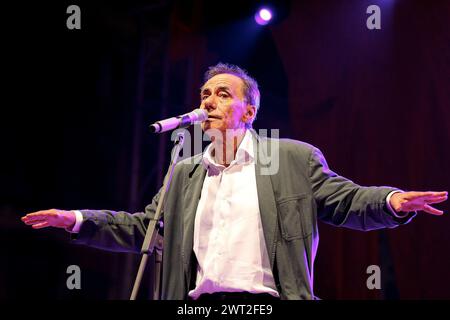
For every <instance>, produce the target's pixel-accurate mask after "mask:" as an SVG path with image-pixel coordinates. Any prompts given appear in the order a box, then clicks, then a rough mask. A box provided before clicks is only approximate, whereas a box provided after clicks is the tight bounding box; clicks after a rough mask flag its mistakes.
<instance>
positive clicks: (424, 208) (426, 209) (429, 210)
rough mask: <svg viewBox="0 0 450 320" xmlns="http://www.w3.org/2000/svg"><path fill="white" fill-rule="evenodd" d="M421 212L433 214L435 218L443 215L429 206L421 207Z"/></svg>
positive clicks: (442, 212)
mask: <svg viewBox="0 0 450 320" xmlns="http://www.w3.org/2000/svg"><path fill="white" fill-rule="evenodd" d="M423 211H425V212H428V213H431V214H434V215H436V216H440V215H442V214H444V211H442V210H438V209H436V208H433V207H432V206H429V205H427V204H426V205H425V206H424V207H423Z"/></svg>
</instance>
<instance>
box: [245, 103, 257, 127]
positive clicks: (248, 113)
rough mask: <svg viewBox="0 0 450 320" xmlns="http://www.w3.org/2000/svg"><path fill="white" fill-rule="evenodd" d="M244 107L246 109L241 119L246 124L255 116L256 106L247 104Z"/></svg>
mask: <svg viewBox="0 0 450 320" xmlns="http://www.w3.org/2000/svg"><path fill="white" fill-rule="evenodd" d="M245 108H246V109H245V113H244V115H243V116H242V120H243V121H244V122H245V123H247V124H251V123H252V122H253V120H254V119H255V116H256V107H255V106H254V105H251V104H247V105H246V107H245Z"/></svg>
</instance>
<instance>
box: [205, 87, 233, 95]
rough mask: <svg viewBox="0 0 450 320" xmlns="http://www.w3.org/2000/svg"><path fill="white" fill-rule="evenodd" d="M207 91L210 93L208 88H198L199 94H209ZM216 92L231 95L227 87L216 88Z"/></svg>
mask: <svg viewBox="0 0 450 320" xmlns="http://www.w3.org/2000/svg"><path fill="white" fill-rule="evenodd" d="M209 91H211V90H210V89H209V88H204V87H202V88H200V94H203V93H205V92H209ZM216 91H226V92H228V93H231V89H230V87H228V86H220V87H217V88H216Z"/></svg>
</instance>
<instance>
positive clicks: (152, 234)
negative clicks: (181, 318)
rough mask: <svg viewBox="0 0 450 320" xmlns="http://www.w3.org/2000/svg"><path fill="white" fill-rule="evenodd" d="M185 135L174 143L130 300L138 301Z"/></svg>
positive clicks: (177, 138)
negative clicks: (143, 276) (137, 297)
mask: <svg viewBox="0 0 450 320" xmlns="http://www.w3.org/2000/svg"><path fill="white" fill-rule="evenodd" d="M184 133H185V130H181V131H179V132H177V137H176V139H175V141H174V146H173V148H172V157H171V162H170V166H169V169H168V170H167V175H166V177H165V179H164V183H163V187H162V191H161V195H160V197H159V202H158V206H157V208H156V212H155V215H154V217H153V218H152V219H150V222H149V224H148V227H147V232H146V234H145V238H144V243H143V244H142V248H141V254H142V259H141V263H140V265H139V270H138V273H137V275H136V280H135V281H134V286H133V291H132V292H131V297H130V300H136V296H137V294H138V291H139V287H140V285H141V280H142V275H143V274H144V270H145V266H146V265H147V260H148V255H149V254H151V253H152V252H153V250H154V248H155V243H156V241H157V238H158V230H159V228H160V224H159V220H160V218H162V217H160V216H161V210H162V207H163V205H164V200H165V197H166V193H167V191H168V190H169V188H170V183H171V182H172V175H173V170H174V169H175V165H176V164H177V162H178V157H179V156H180V150H181V149H182V148H183V144H184ZM156 251H157V257H156V260H157V261H156V263H157V267H156V269H157V270H156V273H158V274H156V276H155V279H156V280H157V281H155V286H154V287H155V292H154V295H153V299H155V300H157V299H158V298H159V277H160V275H159V273H160V266H159V264H160V263H161V255H160V254H159V253H158V249H157V250H156Z"/></svg>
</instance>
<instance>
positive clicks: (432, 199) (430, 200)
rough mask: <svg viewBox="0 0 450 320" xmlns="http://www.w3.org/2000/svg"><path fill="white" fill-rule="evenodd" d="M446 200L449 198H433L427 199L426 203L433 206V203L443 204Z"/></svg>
mask: <svg viewBox="0 0 450 320" xmlns="http://www.w3.org/2000/svg"><path fill="white" fill-rule="evenodd" d="M445 200H447V197H432V198H427V199H425V202H426V203H428V204H432V203H439V202H443V201H445Z"/></svg>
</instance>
